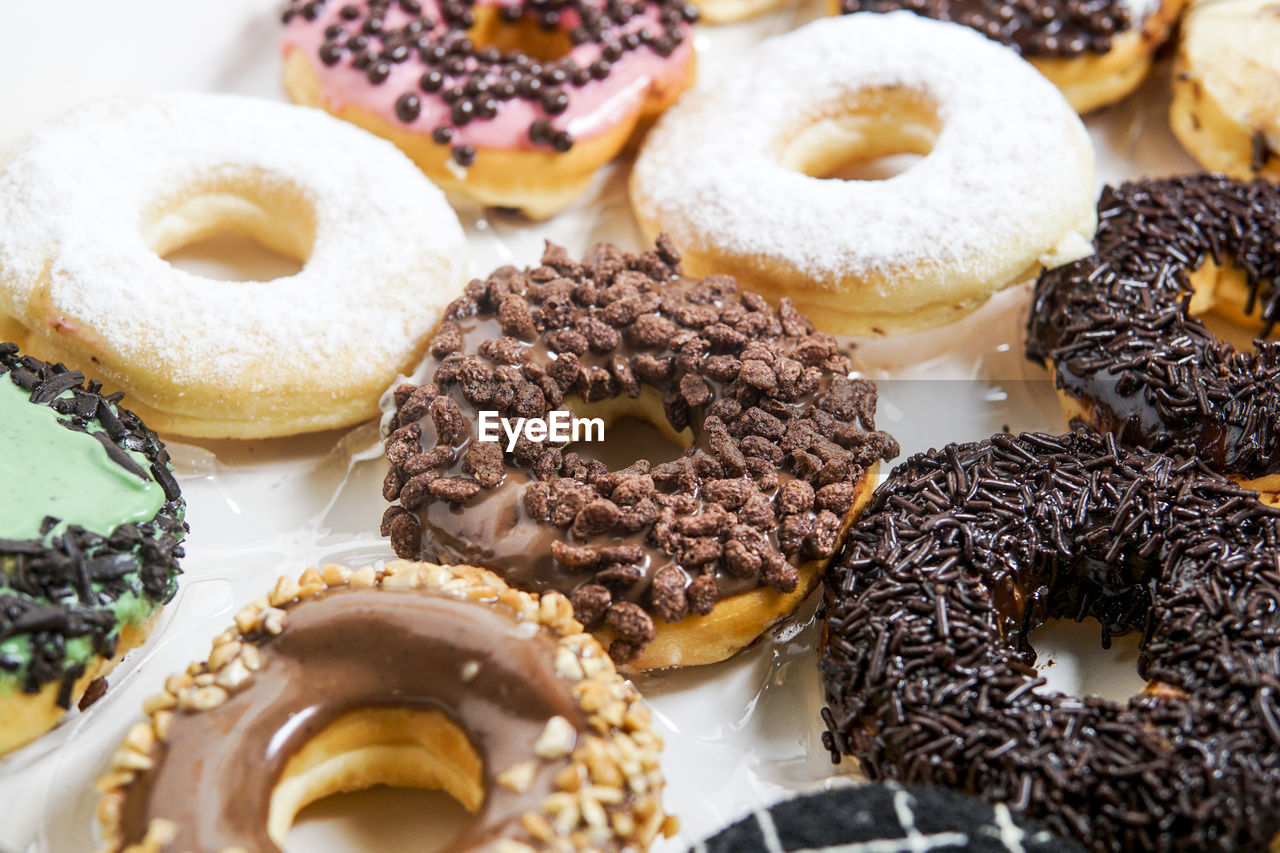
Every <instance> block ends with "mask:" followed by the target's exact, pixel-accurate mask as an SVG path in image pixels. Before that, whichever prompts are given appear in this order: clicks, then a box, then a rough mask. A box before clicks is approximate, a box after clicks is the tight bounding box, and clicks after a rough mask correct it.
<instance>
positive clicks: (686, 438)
mask: <svg viewBox="0 0 1280 853" xmlns="http://www.w3.org/2000/svg"><path fill="white" fill-rule="evenodd" d="M429 349H430V356H429V358H428V359H427V361H426V362H424V364H423V366H422V368H421V369H420V371H419V376H420V377H422V378H423V384H417V385H415V384H406V385H402V386H400V387H399V388H397V389H395V392H394V403H395V407H396V411H395V413H394V415H393V416H392V417H391V418H390V421H389V423H388V424H387V438H386V456H387V459H388V460H389V462H390V463H391V468H390V471H389V472H388V475H387V479H386V482H385V484H384V491H383V494H384V497H386V498H387V500H389V501H393V502H394V504H393V505H392V506H391V507H389V508H388V509H387V512H386V514H385V515H384V517H383V524H382V532H383V535H386V536H390V537H391V544H392V546H393V548H394V549H395V552H396V554H397V555H399V556H401V557H404V558H407V559H412V558H417V557H418V556H420V555H425V556H427V557H428V558H434V559H441V560H448V561H456V562H469V563H474V564H476V565H483V566H485V567H487V568H491V569H494V570H495V571H497V572H499V574H501V575H503V577H504V579H505V580H506V581H507V582H508V583H511V584H512V585H514V586H517V587H520V588H524V589H529V590H533V591H543V590H548V589H557V590H560V591H561V592H563V593H565V594H566V595H569V597H570V598H571V599H572V601H573V603H574V607H575V611H576V613H577V616H578V618H579V619H580V620H581V621H582V623H583V624H584V625H586V626H588V627H592V628H596V629H598V630H599V632H600V634H601V636H602V637H603V638H605V639H606V640H607V641H609V642H610V646H609V649H610V653H611V654H612V655H613V656H614V658H615V660H617V661H619V662H625V663H629V664H630V665H632V666H633V667H635V668H638V669H654V668H659V667H666V666H678V665H692V664H698V663H710V662H713V661H717V660H722V659H723V658H725V657H727V656H728V655H730V654H732V653H733V652H734V651H736V650H737V649H739V648H741V647H742V646H743V645H745V644H746V643H748V642H750V641H751V640H753V639H754V638H755V637H757V636H758V635H759V634H760V633H761V632H762V631H763V630H764V629H765V628H767V627H768V626H769V625H770V624H772V623H773V622H775V621H777V620H778V619H780V618H782V617H783V616H785V615H786V614H787V613H789V612H791V611H792V610H794V608H795V607H796V606H798V605H799V602H800V601H801V600H802V599H803V598H804V597H805V595H807V593H808V592H809V591H810V590H811V589H812V588H813V587H814V586H815V585H816V583H817V578H818V575H819V573H820V571H821V570H822V568H823V567H825V565H826V563H827V562H828V561H829V560H830V558H831V556H832V555H833V554H834V553H835V551H836V549H837V547H838V545H839V542H840V540H841V538H842V536H843V534H844V530H845V529H846V527H847V525H848V524H849V522H850V520H851V519H852V518H853V516H854V514H855V513H856V512H857V510H858V508H859V507H860V505H861V503H862V501H863V500H864V499H865V498H866V496H867V494H868V493H869V491H870V488H871V486H870V484H871V483H872V482H873V480H874V471H875V466H876V464H877V463H878V461H879V460H880V459H882V458H889V457H892V456H893V455H895V454H896V453H897V445H896V443H895V442H894V441H893V439H892V438H890V437H889V436H888V435H886V434H884V433H881V432H876V431H875V425H874V419H875V406H876V392H875V387H874V386H873V385H872V383H870V382H868V381H865V380H858V379H851V378H849V370H850V365H849V360H848V358H847V356H845V355H842V354H841V353H840V352H839V351H838V349H837V347H836V342H835V338H834V337H832V336H831V335H828V334H824V333H821V332H815V331H814V327H813V325H812V324H811V323H810V322H809V321H808V320H807V319H805V318H804V317H802V316H801V315H800V314H799V313H797V312H796V311H795V309H794V308H793V307H792V306H791V305H790V303H789V302H787V301H786V300H783V301H782V303H781V304H780V305H779V306H778V307H777V308H776V309H775V308H773V307H771V306H770V305H769V304H768V303H767V302H766V301H765V300H764V299H763V298H761V297H759V296H757V295H755V294H752V293H746V292H739V290H738V288H737V285H736V283H735V282H734V281H733V279H730V278H727V277H724V276H709V277H707V278H705V279H702V280H701V281H690V280H686V279H683V278H681V276H680V270H679V256H678V255H677V254H676V252H675V251H674V249H673V248H672V247H671V245H670V244H669V243H668V242H667V241H666V240H665V239H661V238H660V239H659V240H658V243H657V247H656V249H654V250H651V251H647V252H644V253H643V254H640V255H631V254H626V253H624V252H622V251H620V250H619V249H617V248H615V247H613V246H611V245H607V244H601V245H598V246H596V247H595V248H593V249H592V250H591V251H590V252H588V254H587V256H586V258H585V259H584V260H583V261H582V262H581V263H579V262H576V261H574V260H572V259H570V258H569V256H568V255H567V254H566V253H565V252H564V250H562V249H560V248H557V247H555V246H548V248H547V251H546V254H545V255H544V256H543V258H542V264H541V265H540V266H537V267H534V268H531V269H526V270H523V271H521V270H517V269H515V268H513V267H504V268H502V269H499V270H497V271H496V272H494V273H493V274H492V275H491V276H489V278H488V279H486V280H484V281H480V280H476V281H473V282H472V283H471V284H470V285H468V287H467V291H466V295H464V296H463V297H461V298H460V299H458V300H457V301H456V302H454V303H453V305H452V306H451V307H450V308H449V310H448V312H447V314H446V319H445V321H444V323H443V324H442V325H441V327H440V329H439V330H438V332H437V333H436V336H435V338H434V340H433V341H432V343H431V344H430V347H429ZM486 410H491V411H493V412H496V413H497V414H499V415H501V416H502V417H504V418H508V419H511V420H512V421H514V420H515V419H517V418H544V417H546V416H548V413H550V412H552V411H553V410H568V411H570V412H572V413H573V415H574V416H576V417H600V418H602V419H603V420H604V421H605V422H606V423H609V422H612V421H614V420H617V419H618V418H621V417H636V418H639V419H642V420H645V421H648V422H649V423H650V424H652V425H653V426H654V427H655V428H657V429H658V430H660V431H661V432H663V433H664V434H666V435H667V437H668V438H669V440H671V441H672V442H674V443H675V444H677V445H678V446H681V447H683V448H684V451H683V453H682V455H681V456H680V457H679V458H678V459H676V460H675V461H672V462H665V463H662V464H657V465H654V464H651V463H650V462H648V461H645V460H643V459H642V460H640V461H637V462H636V463H635V464H633V465H630V466H628V467H626V468H624V469H621V470H616V471H611V470H609V469H608V467H607V466H606V465H604V464H603V463H602V462H600V461H598V460H592V459H589V458H585V457H584V455H583V454H582V453H580V452H578V449H576V448H574V447H572V446H565V445H563V444H560V445H557V444H556V443H554V442H552V441H550V440H534V439H533V438H531V437H530V436H529V435H528V434H522V435H520V436H519V438H518V440H517V441H516V442H515V444H514V446H511V445H510V444H509V443H508V442H507V440H506V437H505V436H502V437H501V440H500V441H498V442H495V441H480V440H478V437H479V420H480V415H479V413H480V412H482V411H486ZM509 446H510V447H511V449H510V450H508V449H507V448H508V447H509ZM637 455H639V452H638V453H637Z"/></svg>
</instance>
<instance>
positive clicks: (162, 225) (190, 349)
mask: <svg viewBox="0 0 1280 853" xmlns="http://www.w3.org/2000/svg"><path fill="white" fill-rule="evenodd" d="M371 187H376V188H377V189H376V192H375V191H370V188H371ZM220 233H234V234H241V235H244V236H246V237H250V238H252V239H254V240H257V241H258V242H260V243H262V244H263V245H264V246H266V247H268V248H270V249H273V250H275V251H277V252H279V253H280V254H283V255H286V256H289V257H293V258H296V259H298V260H299V261H301V262H303V268H302V269H301V271H299V272H298V273H297V274H295V275H291V276H287V277H283V278H278V279H275V280H273V281H269V282H250V281H245V282H236V281H214V280H211V279H207V278H204V277H202V276H198V275H194V274H192V273H189V272H186V271H183V270H180V269H177V268H176V267H173V266H170V265H169V264H168V263H167V262H166V261H165V260H164V259H163V257H164V256H165V255H167V254H168V253H170V252H173V251H175V250H177V249H180V248H182V247H183V246H186V245H188V244H191V243H193V242H197V241H200V240H203V239H206V238H209V237H212V236H214V235H216V234H220ZM464 247H465V241H464V238H463V236H462V228H461V226H460V225H459V224H458V221H457V217H456V216H455V215H454V214H453V211H452V210H451V209H450V208H449V206H448V205H447V203H446V202H445V200H444V196H443V195H442V194H441V193H440V192H439V191H438V190H436V189H435V188H434V187H432V186H431V184H430V182H429V181H427V180H425V179H424V178H423V177H422V174H421V173H420V172H419V171H418V170H417V169H415V168H414V167H413V164H412V163H410V162H409V161H408V160H407V159H406V158H405V157H404V156H402V155H401V154H400V153H399V152H398V151H396V150H395V149H394V148H393V147H392V146H391V145H388V144H387V143H385V142H383V141H381V140H378V139H374V138H372V137H370V136H369V135H368V134H365V133H364V132H363V131H360V130H357V129H355V128H352V127H351V126H350V125H347V124H345V123H343V122H340V121H336V120H334V119H332V118H330V117H329V116H325V115H322V114H320V113H318V112H316V111H313V110H306V109H302V108H300V107H294V106H289V105H283V104H276V103H270V102H267V101H261V100H256V99H250V98H244V97H237V96H230V95H197V94H168V95H153V96H146V97H122V98H115V99H110V100H106V101H100V102H97V103H94V104H92V105H90V106H87V107H82V108H80V109H76V110H74V111H72V112H70V113H67V114H66V115H64V116H63V117H61V118H60V119H57V120H55V121H53V122H52V123H50V124H48V125H46V126H44V127H42V128H40V129H37V130H36V131H35V132H33V133H32V134H31V135H30V136H28V137H27V138H26V139H25V140H23V141H21V142H20V143H19V144H18V146H17V148H16V149H15V150H13V151H12V152H11V153H10V156H9V157H8V159H7V160H6V161H5V162H3V163H2V164H0V333H3V334H4V335H6V336H8V337H9V339H10V340H14V341H16V342H17V343H18V344H19V345H20V346H22V348H23V349H24V351H26V352H29V353H31V354H32V355H35V356H38V357H40V358H44V359H47V360H49V361H62V362H65V363H67V364H82V365H93V370H94V373H95V374H96V375H97V376H99V377H100V378H101V379H102V381H103V383H104V384H105V386H106V387H107V388H108V389H109V390H110V389H116V390H123V391H125V392H126V393H127V394H128V395H129V403H130V406H131V407H132V408H133V409H134V411H136V412H137V413H138V414H139V415H140V416H141V417H142V418H143V419H144V420H146V422H147V423H148V424H149V425H150V426H151V427H152V428H154V429H157V430H160V431H162V432H175V433H180V434H182V435H189V436H201V437H208V438H263V437H269V436H279V435H290V434H294V433H300V432H308V431H315V430H323V429H331V428H336V427H342V426H348V425H351V424H354V423H358V422H359V421H362V420H365V419H368V418H371V417H373V416H374V415H376V414H377V411H378V398H379V396H380V395H381V393H382V392H383V391H384V390H385V389H386V388H387V386H388V385H390V384H391V382H392V381H393V380H394V379H395V377H396V376H397V375H398V374H399V373H401V372H403V371H407V370H409V369H411V368H412V366H413V365H414V364H416V363H417V361H418V360H419V359H420V358H421V355H422V351H423V347H424V346H425V345H426V339H427V336H428V335H429V333H430V330H431V329H432V328H434V326H435V324H436V323H438V322H439V319H440V312H441V310H442V309H443V307H444V306H445V305H446V304H447V303H448V301H449V300H450V299H452V298H453V297H454V296H455V295H456V293H457V290H458V288H460V287H461V285H462V283H463V279H462V268H463V253H464V251H465V248H464Z"/></svg>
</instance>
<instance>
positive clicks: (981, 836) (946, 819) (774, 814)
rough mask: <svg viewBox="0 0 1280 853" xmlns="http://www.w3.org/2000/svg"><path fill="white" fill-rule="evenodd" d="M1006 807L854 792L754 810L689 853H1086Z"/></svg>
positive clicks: (933, 792) (882, 789)
mask: <svg viewBox="0 0 1280 853" xmlns="http://www.w3.org/2000/svg"><path fill="white" fill-rule="evenodd" d="M1083 850H1084V848H1082V847H1080V846H1079V845H1077V844H1075V843H1073V842H1070V841H1066V840H1065V839H1062V838H1059V837H1058V836H1056V835H1054V834H1052V833H1051V832H1049V831H1048V830H1046V829H1044V828H1043V827H1041V826H1038V825H1036V824H1035V823H1034V822H1033V821H1029V820H1027V819H1026V818H1025V817H1022V816H1021V815H1014V814H1012V813H1010V811H1009V807H1008V806H1006V805H1004V804H1003V803H996V804H995V806H989V805H987V804H986V803H984V802H981V801H980V800H976V799H974V798H973V797H969V796H965V795H964V794H961V793H958V792H956V791H952V790H950V789H948V788H943V787H939V786H935V785H906V786H903V785H898V784H895V783H892V782H890V783H888V784H885V785H877V784H871V785H850V786H848V787H843V788H835V789H834V790H830V791H823V792H821V793H817V794H807V795H805V796H802V797H795V798H794V799H790V800H784V801H783V802H781V803H776V804H775V805H772V806H770V807H769V808H768V809H754V810H752V813H751V815H750V816H749V817H745V818H743V819H742V820H740V821H738V822H737V823H735V824H733V825H732V826H729V827H727V828H726V829H723V830H721V831H720V832H718V833H716V834H715V835H713V836H712V837H711V838H708V839H707V840H706V841H703V842H701V843H699V844H695V845H694V846H693V849H692V850H691V851H690V853H790V851H795V853H819V851H828V853H916V851H920V853H1083Z"/></svg>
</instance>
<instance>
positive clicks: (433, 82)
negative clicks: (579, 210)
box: [283, 0, 697, 219]
mask: <svg viewBox="0 0 1280 853" xmlns="http://www.w3.org/2000/svg"><path fill="white" fill-rule="evenodd" d="M696 17H697V13H696V10H695V9H694V7H693V6H690V5H688V4H686V3H685V2H684V0H637V2H635V3H631V4H620V3H612V2H605V0H556V2H555V3H544V2H541V0H539V1H538V2H525V0H510V1H509V0H478V2H477V0H458V2H453V0H449V1H448V2H436V0H425V2H419V0H394V2H393V0H356V2H340V0H328V2H325V0H293V3H292V5H291V7H290V9H289V11H287V12H286V13H285V22H286V28H285V35H284V42H283V51H284V57H285V69H284V81H285V88H286V89H287V90H288V91H289V94H290V96H292V97H293V99H294V100H295V101H298V102H299V103H302V104H307V105H308V106H313V107H322V108H324V109H326V110H328V111H329V112H331V113H333V114H334V115H337V116H338V117H340V118H344V119H347V120H348V121H352V122H354V123H356V124H358V125H360V126H361V127H363V128H365V129H366V130H370V131H372V132H374V133H376V134H378V135H379V136H383V137H386V138H387V139H390V140H391V141H392V142H394V143H396V145H398V146H400V148H401V149H402V150H403V151H404V152H405V153H406V154H408V155H409V156H410V157H411V158H412V159H413V161H414V162H415V163H417V164H418V165H419V166H420V167H421V168H422V170H423V171H424V172H426V174H427V175H428V176H429V177H430V178H431V179H432V180H433V181H435V182H436V183H437V184H438V185H440V186H441V187H443V188H444V189H446V190H448V191H450V192H457V193H460V194H462V195H464V196H467V197H470V198H473V199H475V200H476V201H479V202H481V203H482V204H489V205H498V206H501V207H511V208H519V209H521V210H523V211H524V212H525V213H526V214H527V215H529V216H532V217H536V218H539V219H541V218H545V217H547V216H550V215H552V214H554V213H556V212H558V211H559V210H560V209H561V208H563V207H565V206H566V205H568V204H569V203H570V202H572V201H573V200H574V199H575V198H577V197H578V196H579V195H581V194H582V192H583V191H584V190H585V189H586V187H587V185H588V183H589V182H590V181H591V179H592V177H593V176H594V175H595V173H596V170H597V169H599V168H600V166H602V165H604V164H605V163H607V162H608V161H609V160H612V159H613V158H614V157H615V156H616V155H617V154H618V153H619V152H620V151H621V150H622V149H623V147H624V146H625V145H626V144H627V142H628V141H629V140H630V139H632V138H634V137H635V136H636V135H637V134H638V133H639V132H640V131H642V130H644V129H646V128H647V127H648V125H649V122H650V121H651V120H652V119H653V117H654V116H656V115H658V114H659V113H661V112H662V111H663V110H665V109H666V108H667V107H668V106H670V105H671V104H672V103H674V102H675V100H676V98H678V97H679V96H680V93H681V92H683V91H684V90H685V89H687V88H688V87H689V85H690V84H691V83H692V82H693V76H694V68H695V56H694V50H693V38H692V36H691V33H690V29H689V24H690V23H691V22H692V21H693V20H694V19H695V18H696Z"/></svg>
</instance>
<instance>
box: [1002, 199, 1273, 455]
mask: <svg viewBox="0 0 1280 853" xmlns="http://www.w3.org/2000/svg"><path fill="white" fill-rule="evenodd" d="M1098 220H1099V223H1100V224H1099V227H1098V232H1097V235H1096V236H1095V238H1094V249H1095V251H1096V254H1095V255H1093V256H1091V257H1088V258H1085V259H1083V260H1080V261H1077V262H1075V263H1073V264H1068V265H1067V266H1064V267H1059V268H1058V269H1055V270H1051V271H1049V272H1046V273H1044V274H1043V275H1042V276H1041V277H1040V280H1039V282H1037V284H1036V289H1035V297H1034V302H1033V304H1032V308H1031V318H1030V321H1029V327H1028V330H1029V335H1028V336H1029V340H1028V343H1027V355H1028V357H1030V358H1032V359H1036V360H1040V361H1050V362H1052V363H1053V369H1054V371H1055V375H1056V380H1057V384H1058V387H1059V388H1061V389H1063V390H1065V391H1066V392H1067V393H1068V394H1070V395H1071V396H1073V397H1076V398H1078V399H1081V400H1083V401H1085V402H1086V403H1087V404H1088V405H1089V406H1090V407H1091V408H1092V409H1093V416H1094V417H1095V418H1096V422H1095V423H1094V424H1092V425H1093V426H1095V427H1097V428H1098V429H1102V430H1104V431H1107V432H1113V433H1115V434H1116V435H1117V436H1118V437H1119V439H1120V440H1121V442H1123V443H1126V444H1136V445H1142V446H1144V447H1150V448H1152V449H1155V450H1162V451H1165V452H1173V453H1180V454H1183V455H1192V454H1197V455H1199V456H1200V457H1201V458H1203V459H1205V460H1206V461H1207V462H1208V463H1209V464H1210V465H1211V466H1212V467H1213V468H1215V469H1216V470H1218V471H1222V472H1225V473H1227V474H1231V475H1235V476H1239V477H1243V478H1246V479H1251V478H1255V477H1262V476H1266V475H1270V474H1275V473H1280V453H1277V449H1278V448H1277V445H1278V443H1280V384H1277V378H1278V377H1280V343H1277V342H1260V343H1258V344H1257V349H1256V352H1252V353H1249V352H1237V351H1236V349H1235V348H1234V347H1232V346H1231V345H1230V344H1228V343H1226V342H1225V341H1223V340H1221V339H1219V338H1218V337H1217V336H1216V335H1214V334H1213V333H1212V332H1210V331H1209V330H1208V329H1207V328H1206V327H1205V325H1204V323H1203V322H1201V321H1200V320H1199V319H1197V318H1196V317H1193V316H1191V315H1190V314H1189V313H1188V310H1187V309H1188V305H1189V300H1190V296H1191V285H1190V282H1189V280H1188V276H1187V274H1188V272H1190V271H1193V270H1196V269H1198V268H1199V267H1200V266H1201V265H1202V264H1203V263H1204V262H1205V261H1206V260H1209V259H1212V260H1213V262H1214V263H1215V264H1218V265H1226V264H1231V265H1233V266H1235V267H1236V268H1238V269H1241V270H1243V271H1244V274H1245V279H1246V282H1247V285H1248V288H1249V292H1248V302H1247V304H1246V312H1248V313H1251V314H1256V315H1257V316H1258V317H1260V318H1261V320H1262V321H1263V323H1264V324H1265V330H1264V331H1263V335H1264V336H1265V335H1266V334H1269V333H1270V330H1271V328H1272V327H1273V326H1274V325H1275V323H1276V320H1277V319H1280V290H1278V289H1277V281H1278V280H1280V187H1277V186H1276V185H1275V184H1271V183H1267V182H1265V181H1261V180H1258V181H1253V182H1251V183H1244V182H1241V181H1236V180H1232V179H1230V178H1225V177H1221V176H1214V175H1197V176H1190V177H1180V178H1171V179H1167V180H1158V181H1157V180H1146V181H1140V182H1137V183H1127V184H1123V185H1121V186H1120V187H1116V188H1113V187H1107V188H1105V189H1104V190H1103V192H1102V198H1101V199H1100V200H1099V202H1098Z"/></svg>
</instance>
